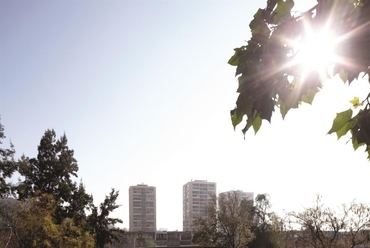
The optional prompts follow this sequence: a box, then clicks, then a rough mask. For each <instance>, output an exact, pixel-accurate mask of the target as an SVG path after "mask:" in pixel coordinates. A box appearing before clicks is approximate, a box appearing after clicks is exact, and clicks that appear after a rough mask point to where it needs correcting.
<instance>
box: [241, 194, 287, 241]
mask: <svg viewBox="0 0 370 248" xmlns="http://www.w3.org/2000/svg"><path fill="white" fill-rule="evenodd" d="M252 215H253V224H252V226H251V231H252V232H253V234H254V236H255V238H254V239H253V240H252V241H251V242H250V244H249V245H248V247H249V248H275V247H276V248H277V247H282V244H283V243H284V240H285V236H286V235H285V232H284V228H283V220H281V219H280V217H279V216H277V215H276V214H275V213H273V212H271V203H270V196H269V195H268V194H258V195H257V196H256V198H255V204H254V206H253V208H252Z"/></svg>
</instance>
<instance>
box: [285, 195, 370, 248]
mask: <svg viewBox="0 0 370 248" xmlns="http://www.w3.org/2000/svg"><path fill="white" fill-rule="evenodd" d="M290 217H291V220H290V224H291V232H292V233H294V235H295V237H297V240H296V241H295V243H296V245H298V246H299V247H306V246H309V247H314V248H331V247H351V248H353V247H368V246H369V245H370V230H369V229H370V206H368V205H365V204H359V203H356V202H351V203H350V204H349V205H345V204H343V205H342V207H341V208H340V211H339V212H338V213H337V212H335V211H333V210H332V209H330V208H328V207H325V206H324V205H323V203H322V199H321V197H320V196H317V198H316V204H315V205H314V206H313V207H310V208H307V209H305V210H304V211H303V212H301V213H295V212H292V213H290ZM297 226H298V227H300V229H298V230H297Z"/></svg>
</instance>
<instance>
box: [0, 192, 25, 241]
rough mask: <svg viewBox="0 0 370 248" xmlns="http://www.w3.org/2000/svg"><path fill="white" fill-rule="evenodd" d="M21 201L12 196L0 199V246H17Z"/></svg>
mask: <svg viewBox="0 0 370 248" xmlns="http://www.w3.org/2000/svg"><path fill="white" fill-rule="evenodd" d="M20 204H22V203H21V202H19V201H17V200H16V199H13V198H3V199H0V247H6V248H16V247H19V246H18V238H17V237H18V224H19V222H20V221H21V218H20V214H19V211H20V207H19V205H20Z"/></svg>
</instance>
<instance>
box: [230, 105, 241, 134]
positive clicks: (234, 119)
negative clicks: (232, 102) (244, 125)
mask: <svg viewBox="0 0 370 248" xmlns="http://www.w3.org/2000/svg"><path fill="white" fill-rule="evenodd" d="M230 115H231V123H232V124H233V127H234V130H235V127H236V126H237V125H238V124H239V123H240V122H241V121H242V120H243V115H241V114H238V112H237V111H236V110H235V109H234V110H231V111H230Z"/></svg>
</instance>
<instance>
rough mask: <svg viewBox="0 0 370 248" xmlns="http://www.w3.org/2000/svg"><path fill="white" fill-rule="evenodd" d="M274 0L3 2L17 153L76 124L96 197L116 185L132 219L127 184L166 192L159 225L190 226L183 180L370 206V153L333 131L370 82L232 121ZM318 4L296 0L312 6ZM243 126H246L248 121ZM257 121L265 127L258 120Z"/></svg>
mask: <svg viewBox="0 0 370 248" xmlns="http://www.w3.org/2000/svg"><path fill="white" fill-rule="evenodd" d="M265 3H266V2H265V1H264V0H244V1H236V0H199V1H195V0H192V1H185V0H138V1H134V0H132V1H126V0H115V1H111V0H108V1H99V0H94V1H92V0H82V1H74V0H69V1H67V0H66V1H63V0H49V1H46V0H45V1H19V0H0V116H1V123H2V124H3V125H4V127H5V134H6V136H7V142H5V143H4V144H3V146H4V145H7V144H8V142H9V141H10V140H11V142H12V143H13V144H14V145H15V149H16V151H17V157H20V156H21V155H22V154H24V155H26V156H28V157H35V156H36V155H37V146H38V145H39V142H40V139H41V137H42V136H43V134H44V132H45V131H46V130H47V129H54V130H55V131H56V133H57V136H58V137H60V136H61V135H63V134H64V133H65V134H66V136H67V138H68V146H69V147H70V148H71V149H73V150H74V152H75V158H76V159H77V161H78V166H79V171H78V178H75V180H76V181H80V180H82V182H83V183H84V184H85V187H86V190H87V191H88V192H89V193H91V194H93V196H94V202H95V204H99V203H100V202H102V201H103V199H104V197H105V195H107V194H108V193H109V192H110V190H111V188H115V189H116V190H119V191H120V194H119V198H118V204H120V205H121V207H120V208H118V209H117V210H116V211H115V212H114V214H113V216H116V217H119V218H121V219H122V220H123V224H122V227H126V228H128V227H129V210H128V204H129V203H128V189H129V187H130V186H132V185H137V184H141V183H144V184H147V185H149V186H155V187H156V191H157V229H160V228H166V229H167V230H182V186H183V185H184V184H185V183H187V182H189V181H191V180H207V181H210V182H216V183H217V191H218V192H223V191H228V190H242V191H247V192H253V193H254V194H255V195H257V194H260V193H268V194H269V195H270V197H271V203H272V206H273V210H274V211H276V212H277V213H284V211H299V210H301V209H303V207H307V206H310V204H312V203H313V201H314V199H315V196H316V194H318V193H319V194H321V195H322V196H323V199H324V200H325V201H326V203H327V204H328V205H329V206H332V207H336V206H339V205H340V204H341V203H348V202H350V201H351V200H354V199H356V200H357V201H358V202H363V203H370V198H369V190H368V188H369V179H368V178H369V175H370V163H369V161H368V160H367V155H366V154H365V153H364V152H363V148H359V149H358V150H357V151H356V152H354V151H353V148H352V146H351V144H350V143H349V144H346V142H347V141H348V139H349V138H348V136H347V137H343V138H341V139H340V140H339V141H338V140H337V138H336V136H335V135H327V132H328V130H329V129H330V128H331V125H332V120H333V118H334V117H335V114H336V113H337V112H341V111H344V110H347V109H348V108H350V107H351V105H350V103H349V100H351V99H352V98H353V97H354V96H359V97H360V99H361V97H362V98H364V97H365V96H366V95H367V92H368V91H369V90H370V89H369V87H368V86H367V87H368V88H364V86H363V85H364V82H363V80H365V81H367V79H366V78H365V79H363V80H362V81H359V82H356V83H353V85H351V87H349V86H348V84H346V85H345V84H343V83H342V82H340V81H339V80H338V79H335V78H334V79H333V80H328V81H327V82H326V83H325V86H324V88H323V90H322V91H321V92H320V93H318V94H317V96H316V98H315V100H314V102H313V104H312V105H307V104H304V105H302V106H301V107H300V108H299V109H298V110H292V111H291V112H289V113H288V115H287V116H286V118H285V120H282V118H281V116H279V112H278V111H277V112H276V114H275V115H274V116H273V118H272V121H271V124H270V123H268V122H265V121H264V122H263V124H262V127H261V129H260V131H259V132H258V133H257V134H256V135H255V134H254V133H253V132H249V133H247V134H246V136H245V138H244V136H243V134H242V132H241V129H242V127H237V128H236V130H234V129H233V127H232V125H231V120H230V110H231V109H233V108H234V107H235V101H236V98H237V93H236V88H237V79H236V78H235V67H232V66H230V65H228V64H227V61H228V59H229V58H230V57H231V55H233V49H234V48H236V47H240V46H242V45H244V44H245V42H246V41H247V40H248V39H249V38H250V29H249V27H248V25H249V22H250V21H251V20H252V17H253V15H254V13H255V12H256V11H257V9H258V8H264V7H265ZM314 3H315V1H306V0H304V1H303V0H302V1H299V0H297V1H296V6H295V9H296V10H307V9H309V7H311V6H313V4H314ZM241 126H243V125H241ZM251 131H252V130H251Z"/></svg>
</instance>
